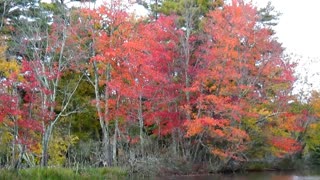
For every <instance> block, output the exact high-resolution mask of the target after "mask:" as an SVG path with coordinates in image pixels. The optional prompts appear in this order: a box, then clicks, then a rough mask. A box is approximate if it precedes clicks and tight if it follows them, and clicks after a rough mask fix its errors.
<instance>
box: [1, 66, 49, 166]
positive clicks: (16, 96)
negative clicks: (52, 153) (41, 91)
mask: <svg viewBox="0 0 320 180" xmlns="http://www.w3.org/2000/svg"><path fill="white" fill-rule="evenodd" d="M16 69H19V71H14V70H13V71H12V70H11V74H10V75H9V76H7V77H3V78H2V79H1V80H0V84H1V88H0V122H1V123H3V124H5V127H7V128H8V132H10V133H11V135H12V144H11V147H10V148H11V166H12V167H14V168H19V167H20V164H21V161H22V159H23V157H26V155H27V156H29V155H32V154H29V153H30V152H31V149H32V147H34V146H35V145H36V144H37V141H39V136H38V134H41V133H42V127H41V124H40V122H39V121H37V119H38V117H41V116H42V115H43V114H42V112H41V111H34V109H37V108H39V106H38V105H39V103H38V100H39V99H38V98H37V97H36V96H35V92H36V87H35V86H34V82H30V81H29V79H28V77H27V76H25V77H22V75H21V74H24V73H26V72H25V71H24V69H20V68H19V67H16ZM31 153H32V152H31ZM24 160H25V161H26V162H27V163H28V165H30V166H32V165H33V162H32V161H30V159H24Z"/></svg>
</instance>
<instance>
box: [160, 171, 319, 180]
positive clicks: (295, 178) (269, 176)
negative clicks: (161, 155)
mask: <svg viewBox="0 0 320 180" xmlns="http://www.w3.org/2000/svg"><path fill="white" fill-rule="evenodd" d="M157 179H158V180H161V179H168V180H170V179H172V180H173V179H174V180H216V179H217V180H220V179H221V180H320V172H319V173H317V172H310V171H308V172H307V171H286V172H274V171H267V172H248V173H242V174H238V173H236V174H216V175H195V176H171V177H162V178H157Z"/></svg>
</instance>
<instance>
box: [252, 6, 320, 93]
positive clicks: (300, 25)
mask: <svg viewBox="0 0 320 180" xmlns="http://www.w3.org/2000/svg"><path fill="white" fill-rule="evenodd" d="M254 2H256V3H257V4H258V5H259V6H260V5H262V6H265V5H266V4H267V2H268V1H267V0H254ZM271 3H272V4H273V6H274V7H275V9H276V10H277V11H279V12H281V13H282V15H281V16H280V20H279V24H278V25H277V26H276V27H275V30H276V33H277V37H278V38H279V41H280V42H281V43H283V47H285V48H286V53H288V54H291V53H293V54H294V55H296V56H293V57H292V58H293V59H297V60H298V61H297V62H298V66H297V68H296V71H297V75H299V79H298V81H297V83H296V84H295V86H296V88H295V92H298V91H300V90H303V91H305V92H306V94H308V92H310V91H311V90H312V89H316V90H318V91H319V90H320V44H319V43H320V20H319V18H320V11H319V8H320V0H304V1H301V0H271ZM307 83H308V84H307Z"/></svg>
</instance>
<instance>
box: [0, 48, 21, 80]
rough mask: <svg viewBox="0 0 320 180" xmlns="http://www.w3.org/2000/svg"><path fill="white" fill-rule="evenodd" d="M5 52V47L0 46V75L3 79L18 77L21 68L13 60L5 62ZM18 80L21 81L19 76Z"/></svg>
mask: <svg viewBox="0 0 320 180" xmlns="http://www.w3.org/2000/svg"><path fill="white" fill-rule="evenodd" d="M6 51H7V47H6V46H5V45H0V74H1V75H2V76H5V77H10V76H18V75H19V73H20V70H21V67H20V65H19V64H18V63H17V61H15V60H14V59H10V60H7V58H6ZM18 77H19V76H18ZM18 80H22V77H21V76H20V77H19V79H18Z"/></svg>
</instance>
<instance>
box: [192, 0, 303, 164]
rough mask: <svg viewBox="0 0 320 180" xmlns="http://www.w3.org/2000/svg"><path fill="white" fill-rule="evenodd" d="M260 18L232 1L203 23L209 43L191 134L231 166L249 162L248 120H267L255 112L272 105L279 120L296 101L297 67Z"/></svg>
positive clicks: (197, 87) (195, 86)
mask: <svg viewBox="0 0 320 180" xmlns="http://www.w3.org/2000/svg"><path fill="white" fill-rule="evenodd" d="M258 18H259V16H258V13H257V11H256V10H255V8H253V7H252V6H251V5H250V4H244V3H242V2H241V1H232V4H231V5H226V6H224V8H223V9H219V10H215V11H210V12H209V13H208V15H207V18H205V20H204V22H205V23H204V24H206V26H205V27H204V32H205V34H204V36H203V37H204V39H205V40H204V44H203V45H202V46H201V47H200V48H199V52H198V53H199V54H200V55H201V59H200V60H199V65H198V66H199V68H200V70H199V71H198V72H199V73H197V75H196V76H195V79H194V81H193V83H192V86H191V88H190V90H191V92H192V94H193V95H194V101H193V102H192V105H191V107H192V113H193V116H192V119H193V121H190V122H188V123H186V127H187V135H188V137H190V136H196V137H197V138H196V139H197V141H198V142H200V143H202V145H203V146H204V147H207V148H209V149H210V152H212V153H213V154H215V155H217V156H218V157H222V159H224V158H226V157H228V158H227V160H226V161H225V162H226V163H228V162H230V161H231V162H232V160H246V159H247V156H246V155H245V154H244V153H245V152H246V151H245V150H246V149H247V148H250V143H249V139H251V138H250V134H251V128H254V127H250V128H248V129H246V126H245V124H246V123H247V121H248V120H249V119H255V121H256V123H258V122H259V121H263V120H261V119H260V120H259V118H258V117H259V114H258V113H257V112H256V111H254V110H253V109H254V108H257V107H260V106H266V105H267V104H268V105H267V106H268V107H269V108H270V112H274V113H275V114H276V117H277V118H278V117H280V114H281V113H282V111H286V109H285V107H287V105H288V101H289V100H290V98H292V97H291V96H290V89H291V87H292V84H293V81H294V78H293V69H292V68H293V65H291V64H290V63H288V61H287V60H286V59H284V58H283V56H282V51H283V50H282V48H281V46H280V44H279V43H278V42H277V41H276V40H274V39H273V38H272V31H271V30H270V29H268V27H265V26H260V25H259V23H258ZM278 115H279V116H278ZM275 121H279V122H280V119H275ZM288 123H289V122H288ZM253 126H257V124H255V125H253ZM278 127H279V126H275V128H278ZM265 130H266V131H268V130H270V129H268V128H266V129H265ZM272 136H275V134H273V135H271V137H268V138H271V139H272ZM269 142H270V143H271V144H274V145H275V144H276V143H275V141H269ZM295 143H296V141H295V140H293V142H292V144H295ZM253 148H256V146H254V147H253ZM295 150H298V149H294V150H293V151H295ZM286 152H289V150H288V149H287V151H286Z"/></svg>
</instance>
